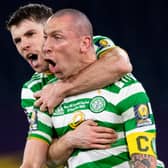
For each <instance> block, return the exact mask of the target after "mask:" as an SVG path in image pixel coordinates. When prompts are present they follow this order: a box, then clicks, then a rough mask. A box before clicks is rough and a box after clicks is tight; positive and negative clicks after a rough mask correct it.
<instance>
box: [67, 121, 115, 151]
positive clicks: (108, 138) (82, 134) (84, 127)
mask: <svg viewBox="0 0 168 168" xmlns="http://www.w3.org/2000/svg"><path fill="white" fill-rule="evenodd" d="M66 136H67V140H68V143H69V144H70V145H71V146H72V147H73V148H82V149H93V148H96V149H106V148H110V145H111V143H113V142H115V141H116V139H117V134H116V132H115V131H114V130H113V129H111V128H106V127H101V126H98V125H97V123H96V122H94V121H92V120H87V121H84V122H83V123H81V124H80V125H79V126H78V127H77V128H76V129H75V130H73V131H70V132H68V133H67V135H66Z"/></svg>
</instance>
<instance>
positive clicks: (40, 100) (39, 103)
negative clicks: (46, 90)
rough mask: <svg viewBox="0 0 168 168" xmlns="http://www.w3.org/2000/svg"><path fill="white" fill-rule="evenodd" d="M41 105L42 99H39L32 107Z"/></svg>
mask: <svg viewBox="0 0 168 168" xmlns="http://www.w3.org/2000/svg"><path fill="white" fill-rule="evenodd" d="M42 103H43V101H42V99H41V98H39V99H37V100H36V101H35V102H34V106H36V107H40V106H41V104H42Z"/></svg>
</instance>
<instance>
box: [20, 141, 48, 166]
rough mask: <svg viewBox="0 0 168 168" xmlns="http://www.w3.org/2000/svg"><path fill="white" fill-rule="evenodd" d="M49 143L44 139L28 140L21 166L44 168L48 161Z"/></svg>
mask: <svg viewBox="0 0 168 168" xmlns="http://www.w3.org/2000/svg"><path fill="white" fill-rule="evenodd" d="M47 151H48V144H47V143H46V142H43V141H42V140H37V139H30V140H27V142H26V146H25V150H24V156H23V162H22V165H21V167H20V168H36V167H38V168H42V167H43V166H44V165H45V163H46V158H47Z"/></svg>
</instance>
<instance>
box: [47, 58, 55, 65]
mask: <svg viewBox="0 0 168 168" xmlns="http://www.w3.org/2000/svg"><path fill="white" fill-rule="evenodd" d="M46 61H47V62H48V63H49V64H51V65H52V66H55V65H56V63H55V62H53V61H52V60H50V59H46Z"/></svg>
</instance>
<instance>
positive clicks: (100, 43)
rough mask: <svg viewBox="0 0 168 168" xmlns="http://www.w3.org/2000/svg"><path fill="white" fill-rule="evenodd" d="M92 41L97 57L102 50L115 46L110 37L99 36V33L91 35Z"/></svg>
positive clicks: (105, 50)
mask: <svg viewBox="0 0 168 168" xmlns="http://www.w3.org/2000/svg"><path fill="white" fill-rule="evenodd" d="M93 43H94V48H95V51H96V55H97V56H98V58H99V57H100V55H102V54H103V53H104V52H107V51H108V50H110V49H112V48H114V47H115V44H114V42H113V41H112V39H110V38H109V37H106V36H101V35H97V36H93Z"/></svg>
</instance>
